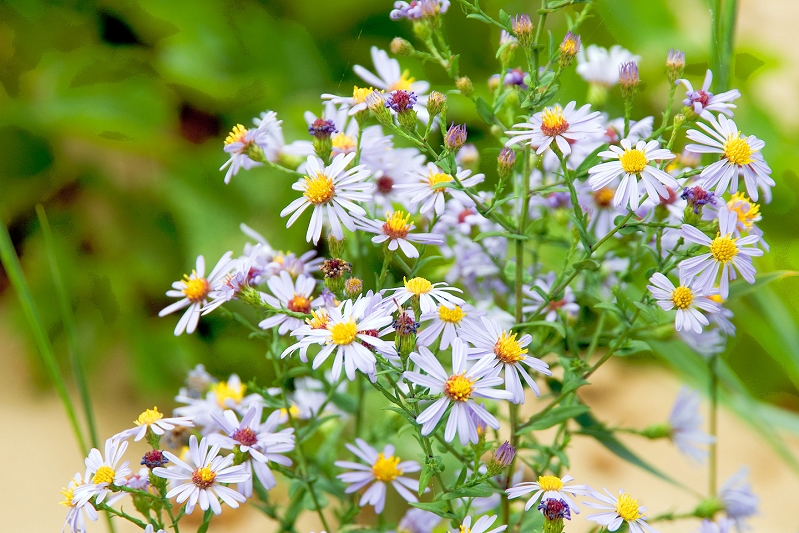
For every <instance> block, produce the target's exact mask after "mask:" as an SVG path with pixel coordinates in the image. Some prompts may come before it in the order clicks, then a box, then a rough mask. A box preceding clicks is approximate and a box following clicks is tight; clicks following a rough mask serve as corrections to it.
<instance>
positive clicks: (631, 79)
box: [619, 61, 641, 100]
mask: <svg viewBox="0 0 799 533" xmlns="http://www.w3.org/2000/svg"><path fill="white" fill-rule="evenodd" d="M640 81H641V80H640V79H639V78H638V65H636V64H635V61H630V62H629V63H622V64H621V66H620V67H619V85H621V94H622V96H624V98H625V99H627V100H629V99H631V98H632V97H633V96H634V95H635V90H636V88H637V87H638V83H639V82H640Z"/></svg>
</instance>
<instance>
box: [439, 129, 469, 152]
mask: <svg viewBox="0 0 799 533" xmlns="http://www.w3.org/2000/svg"><path fill="white" fill-rule="evenodd" d="M464 143H466V124H458V125H457V126H456V125H455V123H453V124H452V125H450V127H449V129H448V130H447V134H446V135H445V136H444V145H445V146H446V147H447V151H449V152H452V153H454V152H457V151H458V150H460V149H461V146H463V145H464Z"/></svg>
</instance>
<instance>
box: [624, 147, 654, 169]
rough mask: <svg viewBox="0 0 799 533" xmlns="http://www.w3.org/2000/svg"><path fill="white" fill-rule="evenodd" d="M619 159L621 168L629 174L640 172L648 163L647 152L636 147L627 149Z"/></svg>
mask: <svg viewBox="0 0 799 533" xmlns="http://www.w3.org/2000/svg"><path fill="white" fill-rule="evenodd" d="M619 161H621V169H622V170H623V171H624V172H626V173H627V174H640V173H641V171H642V170H644V168H646V164H647V163H648V161H647V160H646V154H645V153H644V152H642V151H641V150H636V149H634V148H633V149H632V150H625V151H624V153H623V154H621V155H620V156H619Z"/></svg>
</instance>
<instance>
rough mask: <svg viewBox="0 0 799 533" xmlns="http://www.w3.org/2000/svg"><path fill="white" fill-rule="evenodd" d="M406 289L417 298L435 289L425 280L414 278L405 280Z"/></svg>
mask: <svg viewBox="0 0 799 533" xmlns="http://www.w3.org/2000/svg"><path fill="white" fill-rule="evenodd" d="M403 281H404V282H405V288H406V289H407V290H408V291H409V292H412V293H413V294H415V295H416V296H419V295H422V294H427V293H428V292H430V291H431V290H432V289H433V284H432V283H430V282H429V281H427V280H426V279H424V278H412V279H407V280H406V279H405V278H403Z"/></svg>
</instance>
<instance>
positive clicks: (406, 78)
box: [388, 70, 416, 92]
mask: <svg viewBox="0 0 799 533" xmlns="http://www.w3.org/2000/svg"><path fill="white" fill-rule="evenodd" d="M415 81H416V78H412V77H411V73H410V71H408V70H406V71H404V72H403V73H402V76H400V79H398V80H397V81H396V82H395V83H394V85H392V86H391V87H389V88H388V91H389V92H391V91H410V90H411V85H412V84H413V83H414V82H415Z"/></svg>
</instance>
